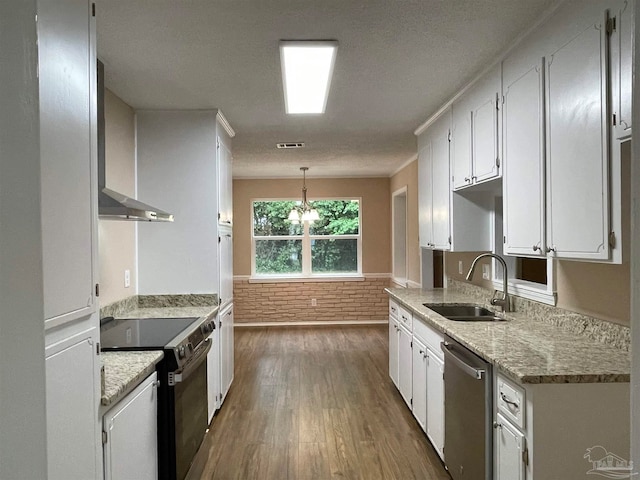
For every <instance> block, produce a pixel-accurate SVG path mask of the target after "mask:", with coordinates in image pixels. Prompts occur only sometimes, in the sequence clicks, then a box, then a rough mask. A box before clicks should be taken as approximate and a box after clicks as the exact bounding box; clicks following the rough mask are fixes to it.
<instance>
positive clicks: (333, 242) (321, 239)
mask: <svg viewBox="0 0 640 480" xmlns="http://www.w3.org/2000/svg"><path fill="white" fill-rule="evenodd" d="M299 206H300V202H296V201H292V200H256V201H254V202H253V252H254V259H253V274H254V275H255V276H282V277H291V276H294V277H310V276H322V275H325V276H327V275H330V276H335V275H353V274H359V273H361V267H360V254H359V252H360V250H361V235H360V231H361V228H360V200H358V199H340V200H317V201H314V202H313V206H314V208H315V209H317V210H318V213H319V214H320V220H318V221H316V222H314V223H308V222H304V223H303V224H298V225H296V224H293V223H291V222H290V221H288V220H287V217H288V215H289V212H290V211H291V209H292V208H294V207H299Z"/></svg>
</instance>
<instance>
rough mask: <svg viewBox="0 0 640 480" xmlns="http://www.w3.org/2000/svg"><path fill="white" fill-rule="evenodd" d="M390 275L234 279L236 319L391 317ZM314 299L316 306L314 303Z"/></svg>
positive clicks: (358, 318) (273, 320)
mask: <svg viewBox="0 0 640 480" xmlns="http://www.w3.org/2000/svg"><path fill="white" fill-rule="evenodd" d="M388 286H389V279H388V278H365V280H364V281H349V282H291V283H249V280H246V279H242V280H235V281H234V282H233V305H234V308H233V310H234V321H235V322H236V323H243V322H244V323H247V322H317V321H320V322H336V321H371V320H386V319H388V318H389V300H388V297H387V294H386V293H385V292H384V288H385V287H388ZM313 298H315V299H316V302H317V305H316V306H315V307H312V306H311V299H313Z"/></svg>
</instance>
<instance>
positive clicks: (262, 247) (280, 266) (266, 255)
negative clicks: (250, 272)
mask: <svg viewBox="0 0 640 480" xmlns="http://www.w3.org/2000/svg"><path fill="white" fill-rule="evenodd" d="M256 273H257V274H286V273H302V240H256Z"/></svg>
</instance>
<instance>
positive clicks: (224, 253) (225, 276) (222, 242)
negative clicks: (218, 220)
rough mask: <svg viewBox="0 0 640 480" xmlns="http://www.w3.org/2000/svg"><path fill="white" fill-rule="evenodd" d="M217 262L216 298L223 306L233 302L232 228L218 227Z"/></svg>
mask: <svg viewBox="0 0 640 480" xmlns="http://www.w3.org/2000/svg"><path fill="white" fill-rule="evenodd" d="M218 264H219V268H220V274H219V275H220V279H219V284H220V288H219V290H218V298H219V302H220V305H221V306H225V305H227V304H228V303H231V302H233V230H232V229H231V228H230V227H228V226H220V227H219V228H218Z"/></svg>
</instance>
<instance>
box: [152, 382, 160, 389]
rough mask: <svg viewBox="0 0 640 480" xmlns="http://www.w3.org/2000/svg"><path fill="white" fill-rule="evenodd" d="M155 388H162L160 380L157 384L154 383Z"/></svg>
mask: <svg viewBox="0 0 640 480" xmlns="http://www.w3.org/2000/svg"><path fill="white" fill-rule="evenodd" d="M153 386H154V387H156V388H160V380H156V381H155V382H153Z"/></svg>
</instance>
